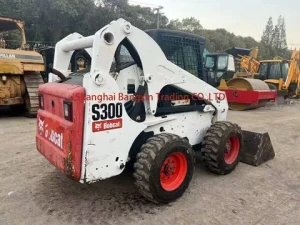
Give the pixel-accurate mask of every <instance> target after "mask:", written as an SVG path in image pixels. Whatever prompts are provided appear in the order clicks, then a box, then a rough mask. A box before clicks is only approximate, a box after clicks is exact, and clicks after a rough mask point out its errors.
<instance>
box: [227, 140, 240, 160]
mask: <svg viewBox="0 0 300 225" xmlns="http://www.w3.org/2000/svg"><path fill="white" fill-rule="evenodd" d="M239 152H240V140H239V138H238V137H237V136H233V137H230V138H229V139H228V140H227V142H226V147H225V153H224V160H225V162H226V163H227V164H232V163H234V161H235V160H236V159H237V157H238V155H239Z"/></svg>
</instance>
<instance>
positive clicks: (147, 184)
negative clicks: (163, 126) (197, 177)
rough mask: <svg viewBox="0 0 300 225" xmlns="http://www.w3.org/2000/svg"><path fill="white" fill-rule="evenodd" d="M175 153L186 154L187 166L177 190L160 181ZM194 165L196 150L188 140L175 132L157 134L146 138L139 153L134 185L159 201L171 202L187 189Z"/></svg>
mask: <svg viewBox="0 0 300 225" xmlns="http://www.w3.org/2000/svg"><path fill="white" fill-rule="evenodd" d="M172 154H177V155H178V154H179V155H180V156H181V157H184V160H185V162H186V164H185V165H187V167H186V168H187V169H186V173H185V176H184V175H183V176H181V179H183V181H182V182H180V183H179V184H180V185H179V184H178V185H179V186H178V187H177V188H176V189H174V190H166V189H165V188H164V187H163V184H162V183H161V173H162V172H161V169H162V166H163V165H165V164H164V162H165V160H166V159H167V158H168V157H169V156H170V155H172ZM168 159H169V158H168ZM175 161H176V160H175ZM171 163H174V161H173V162H171ZM169 164H170V163H168V165H169ZM175 164H176V163H175ZM175 164H173V165H175ZM170 165H171V164H170ZM194 166H195V153H194V151H193V149H192V146H191V145H190V144H189V142H188V140H186V139H183V138H181V137H179V136H177V135H174V134H166V133H164V134H159V135H155V136H154V137H152V138H149V139H148V140H147V142H146V143H145V144H144V145H143V146H142V147H141V151H140V153H138V154H137V158H136V162H135V164H134V170H135V172H134V173H133V176H134V178H135V185H136V187H137V188H138V190H139V192H140V194H141V195H143V196H144V197H145V198H146V199H148V200H150V201H152V202H154V203H158V204H160V203H163V204H166V203H170V202H172V201H175V200H176V199H178V198H179V197H181V196H182V195H183V193H184V192H185V190H186V189H187V188H188V186H189V184H190V181H191V179H192V177H193V173H194V168H195V167H194ZM181 168H182V167H181ZM179 170H180V169H179ZM167 172H168V171H167ZM163 175H164V173H163ZM170 176H173V175H170ZM175 176H176V173H175Z"/></svg>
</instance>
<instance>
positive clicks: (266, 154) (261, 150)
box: [241, 130, 275, 166]
mask: <svg viewBox="0 0 300 225" xmlns="http://www.w3.org/2000/svg"><path fill="white" fill-rule="evenodd" d="M242 133H243V138H244V151H243V155H242V157H241V162H243V163H246V164H249V165H252V166H259V165H261V164H263V163H265V162H267V161H269V160H271V159H273V158H274V157H275V152H274V148H273V145H272V143H271V139H270V136H269V134H268V133H256V132H250V131H244V130H243V131H242Z"/></svg>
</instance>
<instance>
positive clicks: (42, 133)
mask: <svg viewBox="0 0 300 225" xmlns="http://www.w3.org/2000/svg"><path fill="white" fill-rule="evenodd" d="M39 94H41V95H43V98H44V109H39V111H38V115H37V133H36V144H37V150H38V151H39V152H40V153H41V154H42V155H43V156H44V157H45V158H46V159H48V160H49V161H50V162H51V163H52V164H53V165H54V166H56V167H57V168H58V169H59V170H60V171H62V172H63V173H65V174H66V175H67V176H68V177H70V178H71V179H73V180H77V181H78V180H80V175H81V162H82V139H83V119H84V96H85V91H84V88H83V87H81V86H77V85H70V84H61V83H47V84H44V85H42V86H41V87H40V88H39ZM64 100H67V101H69V102H71V103H72V109H73V110H72V112H73V113H72V118H73V121H72V122H70V121H68V120H66V119H65V118H64V106H63V102H64Z"/></svg>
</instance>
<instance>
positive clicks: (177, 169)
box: [36, 19, 274, 203]
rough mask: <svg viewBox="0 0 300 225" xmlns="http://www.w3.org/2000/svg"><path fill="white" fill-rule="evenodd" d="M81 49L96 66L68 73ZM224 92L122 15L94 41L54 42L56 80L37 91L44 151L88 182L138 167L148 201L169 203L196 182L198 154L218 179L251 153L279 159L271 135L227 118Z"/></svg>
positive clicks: (74, 37) (137, 179)
mask: <svg viewBox="0 0 300 225" xmlns="http://www.w3.org/2000/svg"><path fill="white" fill-rule="evenodd" d="M187 43H188V42H187ZM180 46H181V47H183V46H182V45H179V46H178V47H180ZM188 49H190V50H191V51H193V48H188ZM74 51H86V53H88V54H89V55H90V57H91V59H92V60H91V67H90V68H88V69H85V70H80V71H77V72H74V73H72V72H69V71H68V66H69V63H70V60H71V57H72V55H73V53H74ZM202 66H203V65H202ZM210 94H213V95H212V96H215V97H214V98H212V97H210V96H209V95H210ZM223 96H224V95H223V92H221V91H219V90H218V89H216V88H214V87H212V86H211V85H209V84H207V83H206V82H204V81H202V80H201V79H199V78H198V77H196V76H194V75H192V74H191V73H189V72H187V71H185V70H184V69H182V68H181V67H179V66H177V65H176V64H174V63H172V62H171V61H169V60H168V59H167V57H166V55H165V54H164V52H163V51H162V49H161V47H160V46H159V45H158V44H157V42H155V41H154V40H153V38H151V37H150V36H149V35H148V34H147V33H145V32H144V31H141V30H139V29H138V28H136V27H134V26H133V25H131V24H130V23H129V22H127V21H125V20H124V19H118V20H117V21H113V22H111V23H110V24H108V25H107V26H105V27H103V28H102V29H101V30H99V31H98V32H96V34H95V35H92V36H88V37H83V36H82V35H80V34H78V33H73V34H70V35H69V36H67V37H66V38H64V39H62V40H61V41H59V42H58V43H57V45H56V47H55V58H54V65H53V68H52V71H51V73H50V74H49V83H47V84H44V85H42V86H41V87H40V88H39V105H40V109H39V111H38V115H37V133H36V146H37V150H38V151H39V152H40V153H41V154H42V155H43V156H44V157H45V158H47V159H48V160H49V161H50V162H51V163H52V164H53V165H54V166H55V167H57V168H58V169H59V170H60V171H61V172H62V173H64V174H65V175H66V176H68V177H69V178H71V179H73V180H76V181H78V182H81V183H88V184H89V183H94V182H97V181H100V180H103V179H107V178H110V177H113V176H117V175H119V174H121V173H122V172H123V171H124V169H125V166H126V165H127V164H130V163H133V168H134V173H133V177H134V179H135V185H136V187H137V190H138V191H139V192H140V193H141V195H142V196H144V197H145V198H147V199H149V200H150V201H152V202H155V203H168V202H172V201H174V200H176V199H178V198H179V197H180V196H182V194H183V193H184V192H185V191H186V189H187V188H188V186H189V184H190V181H191V179H192V177H193V173H194V164H195V153H194V150H197V149H199V151H201V155H202V160H203V163H204V164H205V166H206V168H207V169H208V170H210V171H211V172H213V173H216V174H220V175H225V174H229V173H231V172H232V171H233V170H234V169H235V168H236V166H237V165H238V163H239V162H240V161H244V162H248V161H249V156H250V160H252V162H254V161H253V158H255V163H254V164H255V165H259V164H261V163H262V162H263V161H266V160H269V159H270V158H272V157H274V150H273V148H272V145H271V142H270V139H269V136H268V135H267V134H259V133H253V132H248V131H244V130H242V129H241V128H240V126H238V125H237V124H234V123H231V122H228V121H226V118H227V113H228V103H227V101H226V98H225V99H223ZM251 151H252V152H251ZM270 152H271V153H272V154H273V155H271V154H269V155H268V156H269V158H268V159H267V158H266V155H267V154H266V153H270ZM248 153H251V154H248Z"/></svg>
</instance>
